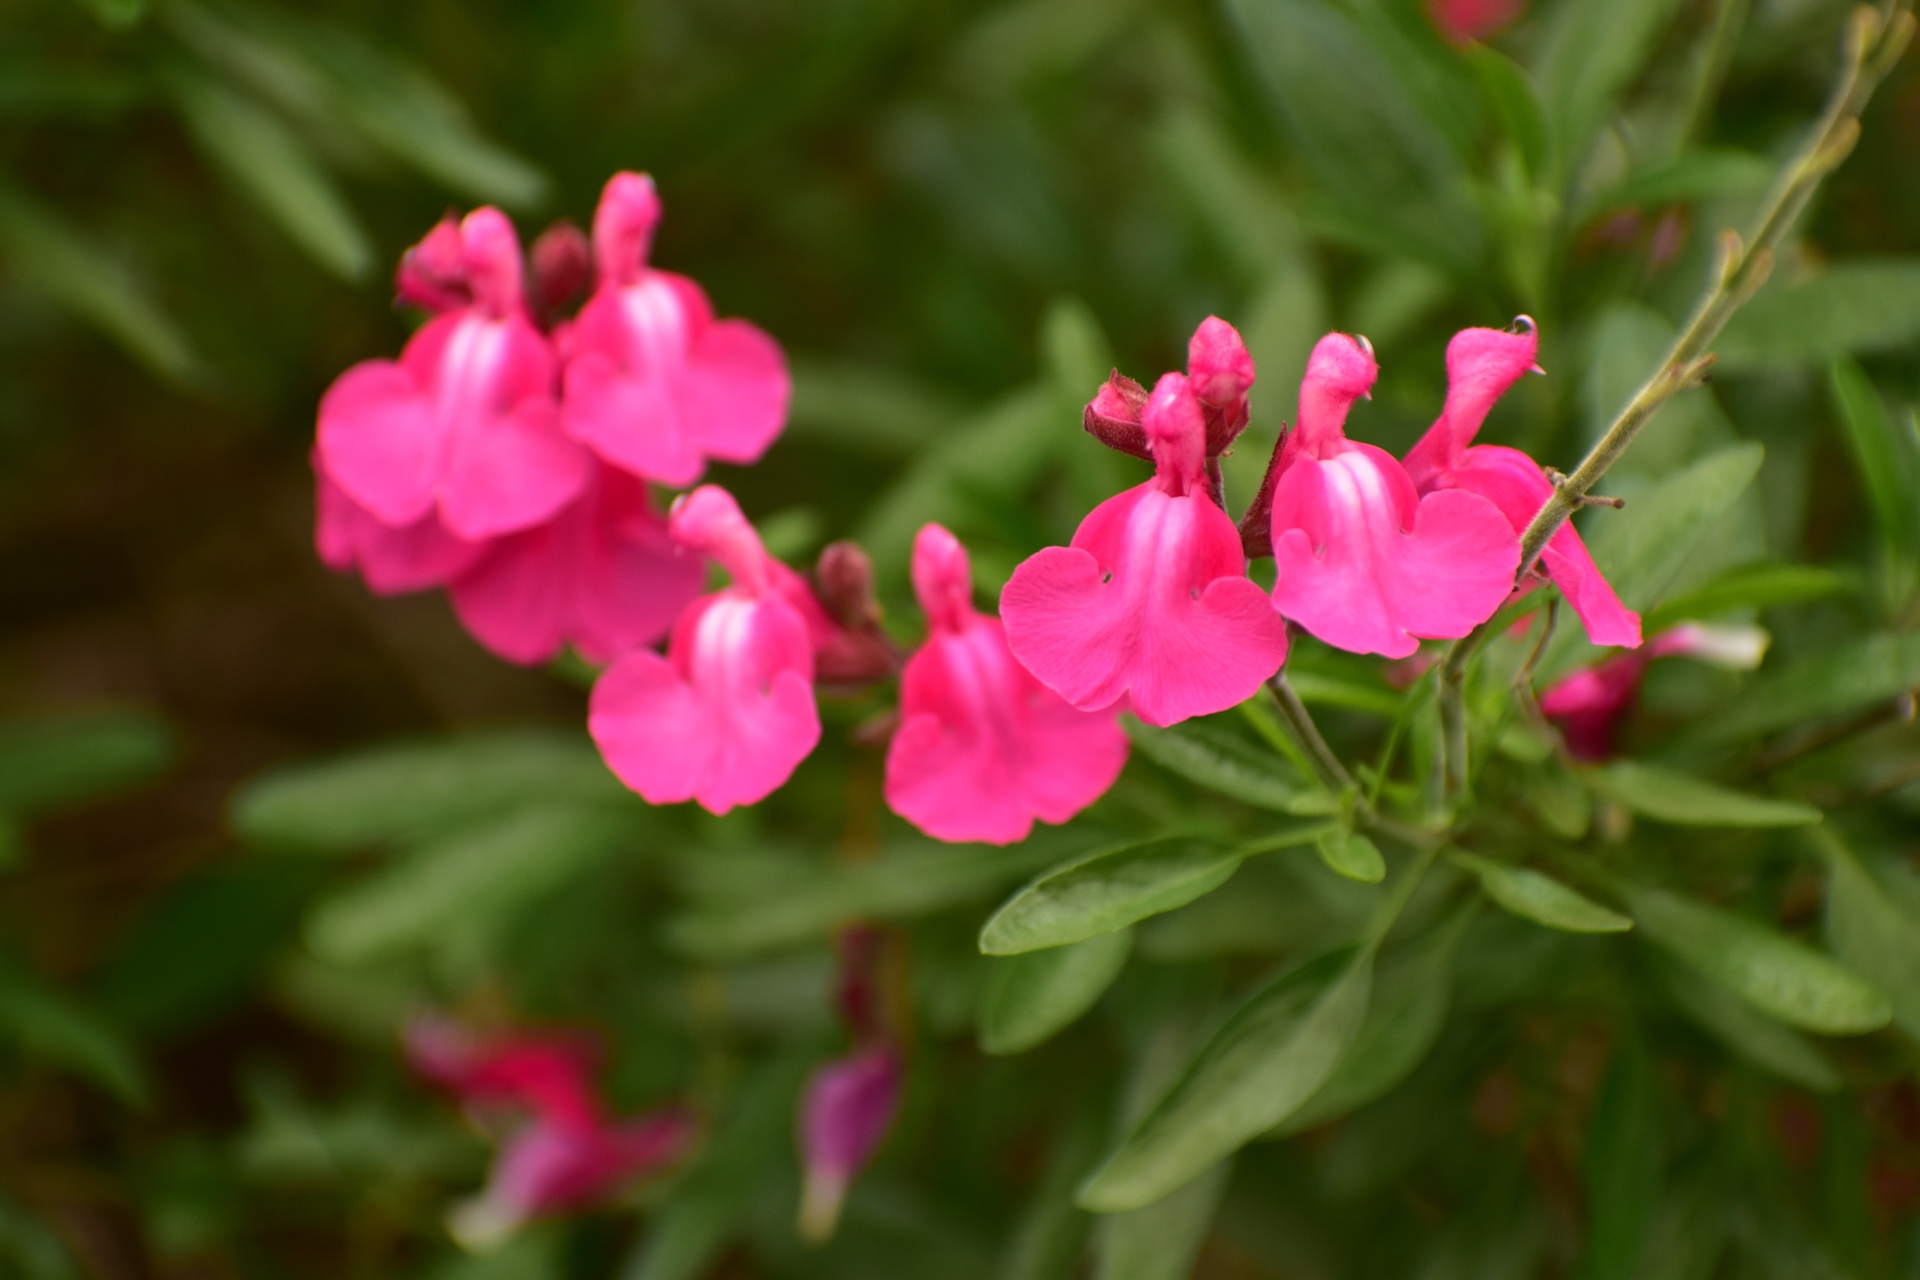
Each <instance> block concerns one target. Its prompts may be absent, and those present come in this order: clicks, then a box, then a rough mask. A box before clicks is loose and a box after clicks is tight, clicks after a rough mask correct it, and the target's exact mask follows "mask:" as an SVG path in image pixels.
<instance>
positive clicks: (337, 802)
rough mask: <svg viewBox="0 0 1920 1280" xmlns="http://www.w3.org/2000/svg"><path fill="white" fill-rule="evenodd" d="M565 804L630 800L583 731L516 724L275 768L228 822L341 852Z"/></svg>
mask: <svg viewBox="0 0 1920 1280" xmlns="http://www.w3.org/2000/svg"><path fill="white" fill-rule="evenodd" d="M570 800H578V801H593V802H599V803H608V804H619V803H622V802H629V803H632V804H633V805H634V806H635V807H636V808H638V806H639V801H638V800H636V799H634V797H632V796H631V794H630V793H628V791H627V790H626V788H625V787H623V786H621V785H620V782H619V780H618V779H617V778H615V777H614V776H613V775H612V774H611V773H609V772H607V767H606V766H605V765H604V764H602V763H601V762H600V756H599V753H598V752H596V751H595V750H594V748H593V744H592V743H591V742H589V741H588V740H587V739H586V737H584V736H583V735H579V734H572V733H558V732H552V731H548V730H540V729H524V730H508V731H504V732H498V733H485V734H472V735H468V736H464V737H459V738H447V739H441V740H438V741H430V742H417V743H404V744H399V745H395V746H387V747H374V748H372V749H370V750H364V751H358V752H355V753H354V754H352V755H349V756H343V757H340V758H338V759H334V760H328V761H324V762H321V763H318V764H297V765H290V766H288V767H286V768H282V769H276V770H274V771H273V772H271V773H268V774H266V775H265V776H263V777H261V778H258V779H256V780H254V781H253V782H251V783H249V784H247V785H246V786H245V787H243V788H242V789H241V790H240V791H239V793H238V794H236V795H235V796H234V798H233V803H232V807H231V812H230V819H231V821H232V823H233V828H234V830H235V832H236V833H238V835H239V836H240V838H241V839H243V840H245V841H247V842H248V843H250V844H254V845H258V846H260V847H262V848H268V849H287V850H293V851H298V852H319V853H346V852H351V851H354V850H357V849H363V848H365V847H367V846H368V845H372V844H379V843H385V842H390V841H409V840H418V839H420V838H422V837H425V836H430V835H433V834H436V833H438V832H442V831H446V830H448V829H450V828H452V827H456V826H460V825H462V824H464V823H468V822H472V821H473V820H475V819H477V818H482V817H485V816H487V815H488V814H493V813H499V812H501V811H503V810H506V809H512V808H518V807H521V806H524V805H529V804H542V803H559V802H564V801H570Z"/></svg>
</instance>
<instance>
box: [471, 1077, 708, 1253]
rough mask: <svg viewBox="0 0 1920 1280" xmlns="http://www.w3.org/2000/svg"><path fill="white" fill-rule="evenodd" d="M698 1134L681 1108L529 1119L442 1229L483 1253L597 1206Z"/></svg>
mask: <svg viewBox="0 0 1920 1280" xmlns="http://www.w3.org/2000/svg"><path fill="white" fill-rule="evenodd" d="M699 1131H700V1126H699V1122H698V1121H697V1120H696V1119H695V1117H694V1115H693V1113H691V1112H689V1111H687V1110H685V1109H684V1108H681V1107H659V1108H656V1109H655V1110H653V1111H649V1112H647V1113H646V1114H644V1115H640V1116H636V1117H634V1118H633V1119H631V1120H626V1121H604V1120H596V1121H595V1122H593V1123H590V1124H585V1125H573V1124H562V1123H557V1122H555V1121H552V1120H549V1119H546V1118H538V1119H535V1120H534V1121H533V1122H532V1123H530V1124H528V1125H526V1126H525V1127H524V1128H522V1129H520V1130H519V1131H518V1132H516V1133H515V1134H513V1135H512V1136H511V1137H509V1138H508V1139H507V1140H506V1142H505V1143H503V1144H502V1145H501V1147H500V1151H499V1154H498V1155H497V1156H496V1157H495V1158H494V1162H493V1169H492V1172H491V1173H489V1175H488V1177H487V1185H486V1187H485V1188H484V1189H483V1190H482V1191H481V1192H480V1194H479V1195H478V1196H476V1197H474V1198H473V1199H471V1200H469V1201H467V1202H465V1203H464V1204H461V1205H459V1206H457V1207H456V1208H455V1210H454V1211H453V1213H452V1214H450V1215H449V1217H448V1225H449V1227H450V1228H451V1229H452V1231H453V1233H454V1235H455V1237H456V1238H457V1239H459V1240H460V1242H461V1243H463V1244H465V1245H467V1246H469V1247H470V1248H486V1247H488V1246H490V1245H493V1244H497V1243H498V1242H500V1241H501V1240H504V1239H505V1238H506V1237H507V1236H509V1235H511V1234H512V1233H513V1232H514V1231H516V1230H518V1229H519V1228H520V1227H521V1226H522V1225H523V1224H525V1223H527V1222H529V1221H532V1220H534V1219H536V1218H546V1217H553V1216H556V1215H559V1214H564V1213H569V1212H574V1211H577V1210H581V1209H590V1208H593V1207H594V1206H596V1205H600V1204H604V1203H605V1202H606V1201H608V1200H609V1199H611V1198H612V1197H614V1196H615V1195H617V1194H619V1193H620V1192H621V1191H622V1190H623V1189H625V1188H626V1187H627V1186H629V1185H631V1184H632V1183H634V1182H636V1181H638V1180H640V1179H642V1178H645V1177H648V1176H650V1175H653V1174H657V1173H660V1172H662V1171H664V1170H665V1169H667V1168H668V1167H669V1166H671V1165H673V1164H675V1163H677V1162H678V1161H679V1160H680V1158H681V1157H682V1156H684V1155H685V1154H686V1153H687V1151H688V1150H689V1149H690V1148H691V1147H692V1146H693V1142H694V1139H695V1138H696V1137H697V1136H698V1134H699Z"/></svg>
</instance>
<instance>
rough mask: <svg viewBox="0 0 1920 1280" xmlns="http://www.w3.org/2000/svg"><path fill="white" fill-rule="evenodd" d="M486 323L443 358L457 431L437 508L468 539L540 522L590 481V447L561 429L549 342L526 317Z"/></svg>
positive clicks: (446, 402) (444, 397) (449, 413)
mask: <svg viewBox="0 0 1920 1280" xmlns="http://www.w3.org/2000/svg"><path fill="white" fill-rule="evenodd" d="M486 329H487V330H489V331H492V332H486V333H476V334H475V335H474V336H473V339H472V350H471V352H467V351H462V350H451V349H450V350H449V352H448V355H447V356H446V358H445V359H444V360H443V363H442V375H441V376H442V383H441V388H440V402H441V412H442V414H443V415H444V416H445V417H446V418H447V419H449V421H450V424H451V430H450V433H449V441H448V444H449V448H448V451H447V454H448V456H447V460H446V464H445V465H446V471H445V475H444V478H443V479H442V481H441V488H440V511H441V516H442V518H443V519H445V521H446V522H447V527H448V528H450V529H452V530H453V531H454V532H455V533H458V534H460V535H462V536H463V537H468V538H484V537H492V536H495V535H497V534H502V533H511V532H513V531H514V530H516V529H524V528H526V527H527V526H529V525H533V524H538V523H540V522H541V521H543V520H546V519H548V518H549V517H551V516H552V515H553V514H554V513H555V512H557V511H559V509H560V508H561V507H563V506H565V505H566V504H567V503H568V502H569V501H571V500H572V498H573V497H574V495H575V494H577V493H579V492H580V487H581V486H582V485H583V484H585V483H586V480H587V455H586V452H585V451H584V450H582V449H581V448H580V446H579V445H577V444H575V443H574V442H573V441H572V440H570V439H568V437H567V436H566V434H565V432H563V431H562V430H561V426H560V415H559V411H558V407H557V406H556V405H555V403H554V401H553V398H552V376H553V355H552V352H551V351H550V350H549V348H548V346H547V343H546V340H545V339H544V338H542V337H541V336H540V334H539V332H538V331H537V330H536V329H534V327H533V326H532V325H531V324H529V323H528V322H527V321H526V319H525V318H524V317H513V318H510V319H508V320H505V321H501V322H499V323H498V324H490V325H487V326H486ZM463 336H464V335H463ZM448 345H449V348H453V347H454V344H453V343H451V342H450V343H449V344H448Z"/></svg>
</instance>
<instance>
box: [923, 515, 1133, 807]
mask: <svg viewBox="0 0 1920 1280" xmlns="http://www.w3.org/2000/svg"><path fill="white" fill-rule="evenodd" d="M913 588H914V592H915V594H916V595H917V596H918V597H919V599H920V608H921V610H922V611H923V612H925V614H926V615H927V642H926V644H925V645H924V646H923V647H922V648H921V649H920V651H919V652H917V653H916V654H914V655H913V657H912V659H910V660H909V661H908V663H907V667H906V672H905V674H904V675H903V676H902V677H901V681H900V717H901V719H900V727H899V729H898V730H897V731H896V732H895V733H894V735H893V743H892V745H891V747H890V748H889V749H888V752H887V781H886V796H887V803H888V805H890V806H891V807H892V809H893V811H894V812H895V813H897V814H899V815H900V816H901V817H903V818H905V819H906V820H907V821H909V822H911V823H913V825H914V826H916V827H918V828H920V830H922V831H924V832H926V833H927V834H928V835H930V836H933V837H935V838H936V839H940V840H952V841H968V840H978V841H982V842H984V843H987V844H1012V843H1014V842H1015V841H1018V840H1024V839H1026V837H1027V833H1028V832H1030V831H1031V830H1033V821H1034V819H1035V818H1039V819H1041V820H1043V821H1046V822H1065V821H1066V820H1067V819H1069V818H1071V817H1073V815H1074V814H1076V813H1078V812H1080V810H1082V809H1084V808H1086V807H1087V806H1088V805H1089V804H1092V803H1093V802H1094V801H1095V800H1096V799H1098V798H1099V797H1100V796H1101V795H1102V794H1103V793H1104V792H1105V791H1106V790H1107V788H1108V787H1110V786H1112V785H1113V781H1114V779H1115V778H1117V777H1119V776H1120V770H1121V768H1122V767H1123V766H1124V765H1125V764H1126V762H1127V736H1126V734H1124V733H1122V732H1121V730H1120V726H1119V724H1118V723H1117V721H1116V713H1115V712H1114V711H1112V710H1108V711H1102V712H1086V711H1076V710H1075V709H1074V708H1072V707H1070V706H1068V705H1067V703H1066V702H1065V701H1063V700H1062V699H1061V697H1060V695H1059V694H1057V693H1055V692H1053V690H1051V689H1049V688H1047V687H1046V686H1045V685H1043V684H1041V683H1040V682H1039V681H1038V680H1036V679H1034V678H1033V676H1031V675H1030V674H1028V672H1027V670H1026V669H1025V668H1024V667H1022V666H1021V665H1020V664H1019V663H1018V662H1016V661H1014V657H1013V653H1012V651H1010V650H1009V649H1008V648H1007V640H1006V634H1005V632H1004V630H1003V629H1002V627H1001V625H1000V621H999V620H998V619H997V618H993V617H987V616H983V615H981V614H980V613H978V612H976V611H975V610H974V607H973V575H972V573H971V571H970V569H969V567H968V563H967V551H966V548H965V547H963V546H961V545H960V542H959V540H958V539H957V538H955V537H954V536H953V535H952V534H951V533H949V532H947V531H946V530H945V529H943V528H941V527H940V526H939V525H937V524H929V525H926V526H925V527H923V528H922V529H921V530H920V534H919V536H918V537H917V538H916V539H915V540H914V545H913Z"/></svg>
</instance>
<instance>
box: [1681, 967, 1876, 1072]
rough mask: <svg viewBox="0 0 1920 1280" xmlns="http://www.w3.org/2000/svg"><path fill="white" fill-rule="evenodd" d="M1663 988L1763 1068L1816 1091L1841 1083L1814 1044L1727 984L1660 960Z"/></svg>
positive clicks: (1684, 1009) (1697, 1019)
mask: <svg viewBox="0 0 1920 1280" xmlns="http://www.w3.org/2000/svg"><path fill="white" fill-rule="evenodd" d="M1662 968H1663V969H1664V970H1665V973H1664V975H1663V976H1664V978H1665V983H1666V987H1667V990H1668V993H1669V994H1670V995H1672V997H1673V1002H1674V1003H1675V1004H1676V1005H1678V1006H1679V1007H1680V1010H1681V1012H1683V1013H1685V1014H1686V1015H1687V1016H1688V1017H1690V1018H1692V1019H1693V1020H1694V1021H1695V1022H1697V1023H1699V1024H1700V1025H1701V1026H1702V1027H1704V1028H1706V1029H1707V1030H1708V1031H1710V1032H1711V1033H1713V1035H1714V1036H1715V1037H1717V1038H1718V1039H1719V1040H1720V1042H1721V1043H1722V1044H1724V1045H1726V1046H1727V1048H1729V1049H1731V1050H1733V1052H1734V1053H1736V1054H1738V1055H1739V1056H1740V1057H1742V1058H1744V1059H1746V1060H1747V1061H1748V1062H1750V1063H1752V1064H1753V1065H1754V1066H1756V1067H1759V1068H1761V1069H1762V1070H1764V1071H1770V1072H1772V1073H1773V1074H1774V1075H1776V1076H1778V1077H1780V1078H1781V1079H1782V1080H1787V1081H1790V1082H1792V1083H1794V1084H1797V1085H1799V1086H1801V1087H1802V1088H1805V1089H1811V1090H1813V1091H1814V1092H1815V1093H1833V1092H1834V1091H1836V1090H1838V1089H1839V1088H1840V1083H1841V1082H1840V1073H1839V1072H1837V1071H1835V1070H1834V1069H1833V1064H1832V1063H1831V1062H1828V1061H1827V1059H1826V1056H1825V1055H1824V1054H1822V1053H1821V1052H1820V1050H1819V1049H1817V1048H1815V1047H1814V1045H1813V1043H1812V1042H1811V1041H1809V1040H1808V1039H1807V1038H1806V1037H1805V1036H1803V1035H1801V1034H1800V1033H1799V1032H1798V1031H1795V1030H1794V1029H1793V1028H1791V1027H1784V1026H1781V1025H1780V1024H1779V1023H1778V1022H1775V1021H1774V1020H1773V1019H1772V1018H1769V1017H1766V1016H1765V1015H1763V1014H1761V1013H1759V1012H1756V1011H1755V1009H1754V1008H1753V1006H1752V1005H1749V1004H1748V1003H1746V1002H1745V1001H1744V1000H1741V999H1739V998H1738V997H1736V996H1734V995H1733V994H1732V993H1731V992H1729V991H1727V989H1726V988H1724V987H1720V986H1716V985H1715V984H1713V983H1711V982H1708V981H1707V980H1706V979H1705V978H1703V977H1701V976H1700V975H1699V974H1698V973H1696V972H1694V971H1693V970H1692V969H1688V968H1686V967H1685V966H1683V965H1681V964H1680V963H1679V962H1678V961H1670V962H1668V963H1667V964H1665V965H1663V966H1662Z"/></svg>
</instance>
